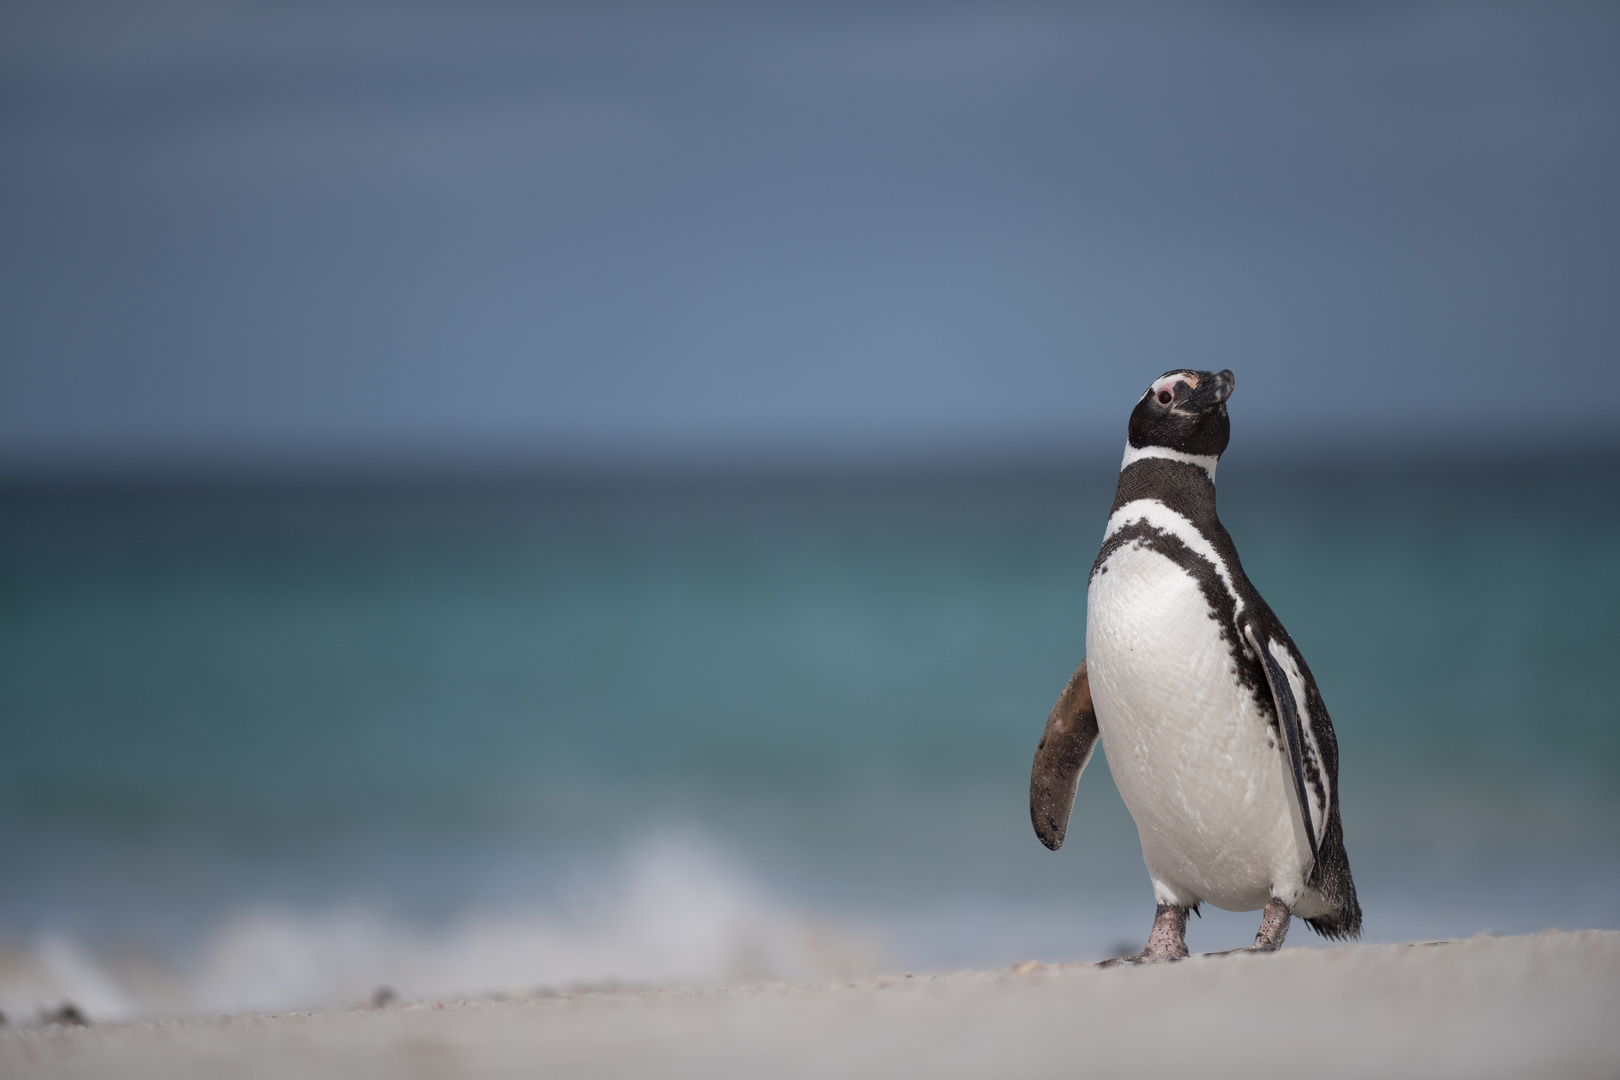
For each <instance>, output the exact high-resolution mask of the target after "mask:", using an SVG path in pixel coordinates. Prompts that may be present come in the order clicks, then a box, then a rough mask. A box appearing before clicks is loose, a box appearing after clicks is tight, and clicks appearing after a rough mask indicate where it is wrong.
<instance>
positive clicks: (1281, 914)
mask: <svg viewBox="0 0 1620 1080" xmlns="http://www.w3.org/2000/svg"><path fill="white" fill-rule="evenodd" d="M1292 918H1293V913H1292V912H1290V911H1289V910H1288V905H1287V904H1285V903H1283V902H1282V901H1281V900H1277V899H1275V898H1274V899H1271V900H1268V901H1266V911H1265V914H1263V915H1261V916H1260V931H1259V933H1257V934H1255V935H1254V944H1253V945H1249V946H1247V947H1245V948H1242V949H1228V950H1226V951H1225V952H1216V953H1205V954H1204V955H1205V956H1236V955H1237V954H1238V953H1251V952H1276V951H1277V950H1278V949H1280V948H1282V943H1283V939H1284V938H1286V937H1287V936H1288V923H1289V921H1290V920H1291V919H1292Z"/></svg>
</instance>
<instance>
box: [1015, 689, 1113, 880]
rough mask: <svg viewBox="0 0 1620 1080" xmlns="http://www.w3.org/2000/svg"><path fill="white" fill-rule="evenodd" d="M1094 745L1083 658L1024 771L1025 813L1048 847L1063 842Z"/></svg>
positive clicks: (1094, 715)
mask: <svg viewBox="0 0 1620 1080" xmlns="http://www.w3.org/2000/svg"><path fill="white" fill-rule="evenodd" d="M1096 749H1097V712H1096V710H1095V709H1093V708H1092V707H1091V683H1090V681H1089V680H1088V679H1087V678H1086V662H1085V661H1084V660H1082V661H1080V666H1079V667H1077V668H1075V669H1074V674H1073V675H1072V676H1070V678H1069V684H1068V685H1067V686H1065V687H1064V688H1063V693H1061V694H1059V695H1058V699H1057V704H1056V705H1053V706H1052V714H1051V715H1050V716H1048V717H1047V718H1046V731H1045V732H1043V733H1042V735H1041V742H1040V745H1039V746H1037V747H1036V748H1035V766H1034V768H1032V769H1031V770H1030V773H1029V819H1030V821H1032V822H1034V824H1035V835H1036V836H1038V837H1040V838H1041V843H1043V844H1045V845H1046V846H1047V847H1048V848H1050V849H1051V850H1053V851H1056V850H1057V849H1058V848H1060V847H1062V846H1063V837H1064V836H1065V835H1066V834H1067V833H1068V831H1069V814H1070V812H1071V811H1073V810H1074V793H1075V791H1076V789H1078V788H1079V786H1080V774H1081V773H1082V772H1084V771H1085V768H1086V762H1088V761H1090V760H1091V755H1092V752H1093V751H1095V750H1096Z"/></svg>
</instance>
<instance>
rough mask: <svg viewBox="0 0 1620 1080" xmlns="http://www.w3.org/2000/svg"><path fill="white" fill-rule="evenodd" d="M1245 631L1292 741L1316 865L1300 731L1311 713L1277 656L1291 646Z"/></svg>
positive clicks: (1292, 766)
mask: <svg viewBox="0 0 1620 1080" xmlns="http://www.w3.org/2000/svg"><path fill="white" fill-rule="evenodd" d="M1244 633H1245V635H1246V636H1247V637H1248V639H1249V644H1251V645H1253V646H1254V649H1255V651H1256V652H1258V653H1259V654H1260V659H1261V661H1262V664H1263V666H1264V667H1265V669H1266V681H1267V682H1268V683H1270V684H1271V700H1272V701H1274V702H1275V703H1276V705H1277V719H1278V720H1279V721H1280V722H1281V726H1282V729H1283V735H1284V737H1285V738H1286V739H1287V742H1288V766H1289V768H1288V771H1289V772H1291V773H1293V775H1294V793H1295V794H1296V795H1298V796H1299V812H1300V814H1301V815H1302V816H1303V817H1304V818H1305V839H1306V840H1307V841H1309V842H1310V845H1311V865H1312V867H1314V866H1315V865H1316V864H1317V862H1319V861H1320V855H1319V854H1318V852H1317V850H1316V826H1315V824H1314V823H1313V822H1312V821H1311V800H1310V797H1309V796H1308V795H1307V794H1306V793H1305V756H1304V750H1303V749H1302V747H1304V745H1305V736H1304V733H1303V732H1302V731H1301V730H1300V717H1301V716H1302V715H1308V714H1307V707H1306V704H1305V702H1304V701H1302V700H1299V699H1298V698H1297V697H1296V695H1295V690H1294V684H1293V683H1292V682H1291V681H1289V678H1288V673H1287V672H1285V671H1284V670H1283V666H1282V662H1281V660H1280V659H1279V658H1278V655H1277V654H1278V652H1279V651H1283V652H1284V653H1285V655H1286V650H1287V648H1288V646H1287V645H1285V644H1283V643H1282V642H1280V641H1278V640H1277V639H1276V638H1274V637H1267V639H1266V643H1265V645H1263V646H1262V645H1261V644H1260V641H1259V637H1258V635H1257V634H1256V633H1255V631H1254V628H1253V627H1245V628H1244ZM1307 876H1309V875H1307Z"/></svg>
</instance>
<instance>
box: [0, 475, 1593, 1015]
mask: <svg viewBox="0 0 1620 1080" xmlns="http://www.w3.org/2000/svg"><path fill="white" fill-rule="evenodd" d="M1113 460H1114V458H1113V455H1112V454H1109V455H1107V462H1106V464H1107V465H1112V462H1113ZM1098 461H1099V466H1098V469H1097V471H1095V472H1083V471H1063V470H1046V471H1043V470H1039V469H1025V470H1018V469H1005V470H986V471H982V472H972V471H962V472H960V473H935V474H915V475H900V474H896V475H870V476H857V475H839V476H813V475H804V476H782V477H776V478H768V477H751V478H749V477H735V476H733V477H711V478H701V477H684V478H670V477H664V478H652V477H644V478H640V479H637V478H626V477H618V478H598V479H589V478H579V479H573V480H569V479H551V480H536V479H528V480H525V479H521V478H509V479H505V480H498V479H490V480H487V481H483V482H472V481H467V482H449V481H444V482H434V481H430V480H427V479H423V480H421V481H420V482H413V483H407V482H400V483H397V484H389V483H383V482H373V483H355V484H345V483H341V482H338V481H324V482H319V483H314V482H312V483H309V484H303V485H299V484H293V483H287V484H276V483H270V482H261V483H253V484H239V485H208V484H191V485H186V484H180V483H177V484H175V485H174V486H169V487H165V486H163V485H147V486H108V487H100V488H98V487H93V486H80V487H73V486H58V487H50V486H37V487H28V486H16V485H14V486H12V487H10V488H8V489H5V490H4V492H0V746H3V752H0V843H3V849H4V852H5V857H4V860H3V862H0V1009H4V1010H5V1011H6V1012H7V1013H8V1014H10V1015H11V1016H12V1017H13V1018H17V1017H23V1018H26V1017H28V1016H29V1015H31V1014H32V1013H33V1012H34V1010H37V1009H39V1008H41V1007H46V1006H54V1005H55V1004H57V1003H58V1002H59V1001H60V1000H62V999H71V1000H73V1001H74V1002H75V1003H77V1004H78V1005H79V1006H80V1007H81V1008H82V1009H84V1010H85V1011H86V1012H88V1013H89V1014H90V1015H91V1016H92V1018H93V1019H116V1018H120V1017H130V1016H139V1015H156V1014H180V1013H194V1012H211V1011H220V1010H234V1009H285V1008H296V1007H318V1006H344V1005H353V1004H358V1003H361V1002H364V1001H365V1000H367V999H368V998H370V996H371V994H372V992H373V991H374V990H375V989H376V988H377V987H378V986H383V985H386V986H388V987H390V988H391V989H393V990H395V991H396V992H398V993H399V994H401V995H402V996H405V997H418V996H428V997H431V996H435V995H439V996H450V995H459V994H469V995H470V994H483V993H490V992H496V991H506V992H513V991H523V992H534V991H535V990H537V989H539V988H542V987H552V988H561V987H567V986H577V985H581V984H603V983H614V982H618V983H625V982H628V983H667V982H673V981H682V982H686V981H694V982H719V981H728V980H736V979H767V978H788V977H792V978H834V977H842V976H847V975H850V974H855V973H859V972H862V971H869V970H874V969H886V970H927V969H943V968H952V967H957V966H964V965H982V964H1003V963H1010V962H1014V961H1018V960H1022V959H1026V958H1031V957H1036V958H1041V959H1068V958H1095V957H1099V956H1102V955H1105V954H1107V953H1108V952H1109V951H1110V950H1111V949H1113V948H1114V947H1115V946H1116V945H1117V944H1121V943H1131V944H1132V945H1133V946H1134V945H1139V943H1140V940H1141V939H1142V938H1143V936H1144V935H1145V933H1146V931H1147V928H1148V924H1149V922H1150V921H1151V918H1152V903H1153V902H1152V897H1151V891H1150V888H1149V885H1148V881H1147V875H1146V872H1145V870H1144V869H1143V867H1142V864H1141V856H1140V851H1139V848H1138V847H1137V843H1136V837H1135V831H1134V828H1133V826H1132V824H1131V821H1130V818H1129V816H1128V815H1127V814H1126V812H1125V810H1124V807H1123V805H1122V804H1121V802H1120V800H1119V797H1118V795H1117V794H1116V793H1115V791H1114V789H1113V785H1112V783H1111V782H1110V780H1109V778H1108V773H1107V767H1106V763H1105V761H1104V759H1103V756H1102V755H1100V754H1099V755H1098V757H1097V758H1096V759H1095V761H1094V763H1093V764H1092V766H1091V769H1090V770H1089V771H1088V773H1087V775H1086V776H1085V778H1084V780H1083V781H1082V784H1081V792H1080V798H1079V802H1078V805H1077V807H1076V810H1075V816H1074V821H1073V824H1072V825H1071V827H1070V831H1069V840H1068V843H1067V844H1066V846H1065V847H1064V848H1063V850H1062V851H1061V852H1059V853H1057V854H1052V853H1050V852H1047V851H1046V850H1045V849H1044V848H1042V847H1041V846H1040V844H1039V842H1038V841H1037V840H1036V839H1035V837H1034V835H1033V832H1032V830H1031V828H1030V824H1029V818H1028V810H1027V783H1028V769H1029V764H1030V758H1031V755H1032V753H1033V750H1034V745H1035V742H1036V740H1037V738H1038V737H1039V735H1040V731H1041V727H1042V723H1043V721H1044V719H1045V716H1046V713H1047V710H1048V709H1049V708H1050V706H1051V704H1052V701H1053V699H1054V698H1055V697H1056V695H1057V692H1058V690H1059V689H1060V688H1061V687H1062V685H1063V683H1064V681H1065V679H1066V678H1067V676H1068V674H1069V673H1070V671H1071V670H1072V669H1073V667H1074V665H1075V663H1076V662H1077V661H1078V660H1079V659H1080V657H1081V655H1082V651H1083V641H1084V626H1085V581H1086V574H1087V571H1088V570H1089V567H1090V563H1091V560H1092V558H1093V556H1094V554H1095V552H1096V549H1097V546H1098V543H1099V541H1100V539H1101V532H1102V527H1103V522H1104V520H1105V518H1106V515H1107V509H1108V505H1109V501H1110V498H1111V495H1112V487H1113V480H1114V477H1113V470H1112V468H1105V467H1103V459H1102V457H1099V459H1098ZM1617 464H1620V461H1617V460H1616V459H1615V458H1614V457H1613V456H1612V455H1610V456H1603V455H1598V456H1585V457H1583V456H1575V455H1571V456H1569V457H1567V458H1562V459H1561V458H1546V459H1542V460H1538V461H1533V462H1532V461H1521V462H1519V463H1517V464H1513V465H1509V464H1507V463H1506V461H1505V460H1503V461H1496V462H1479V461H1474V462H1465V461H1458V462H1455V463H1450V464H1448V463H1446V462H1444V461H1439V460H1436V459H1434V458H1431V457H1426V456H1422V455H1414V456H1413V458H1412V459H1411V460H1407V461H1401V460H1395V459H1389V460H1383V461H1377V462H1360V463H1356V462H1332V461H1329V462H1309V461H1301V462H1298V463H1295V464H1294V465H1292V466H1290V467H1288V468H1286V469H1283V470H1281V471H1279V470H1278V469H1277V468H1276V467H1275V466H1266V465H1265V464H1264V462H1263V459H1262V456H1261V455H1258V454H1251V455H1250V456H1247V457H1243V458H1239V457H1238V455H1236V454H1233V455H1229V456H1228V460H1227V461H1226V462H1224V463H1223V464H1222V467H1221V476H1220V488H1221V496H1220V497H1221V514H1222V518H1223V520H1224V521H1225V522H1226V524H1227V526H1228V528H1229V529H1230V530H1231V532H1232V534H1233V536H1234V538H1235V539H1236V541H1237V543H1238V547H1239V550H1240V551H1241V552H1242V554H1243V556H1244V561H1245V566H1246V568H1247V570H1248V572H1249V574H1250V576H1251V577H1252V578H1253V580H1254V581H1255V583H1256V584H1257V585H1258V586H1259V588H1260V589H1261V590H1262V592H1264V593H1265V595H1266V597H1267V598H1268V600H1269V601H1270V602H1271V604H1272V606H1273V607H1274V608H1275V609H1276V610H1277V612H1278V613H1279V614H1280V616H1281V617H1282V618H1283V620H1284V622H1285V623H1286V624H1287V625H1288V627H1289V629H1290V630H1291V632H1292V633H1293V635H1294V637H1295V639H1296V640H1297V641H1298V642H1299V643H1300V645H1301V646H1302V648H1303V649H1304V651H1305V653H1306V655H1307V657H1308V658H1309V660H1310V662H1311V665H1312V667H1313V669H1314V670H1315V672H1316V675H1317V678H1318V680H1319V681H1320V684H1321V686H1322V688H1323V691H1324V694H1325V696H1326V698H1327V701H1328V705H1329V708H1330V710H1331V711H1332V714H1333V717H1334V721H1335V725H1336V727H1337V729H1338V733H1339V740H1340V745H1341V751H1342V770H1343V811H1344V820H1345V827H1346V836H1347V846H1348V849H1349V852H1350V857H1351V863H1352V866H1353V868H1354V870H1355V873H1356V879H1357V883H1358V885H1359V887H1360V892H1361V897H1362V903H1363V906H1364V908H1365V910H1366V927H1367V934H1368V937H1369V939H1371V940H1375V941H1382V940H1398V939H1410V938H1434V937H1447V936H1459V935H1470V934H1476V933H1480V932H1487V931H1489V932H1523V931H1531V930H1539V929H1543V928H1545V927H1548V926H1554V925H1556V926H1559V927H1562V928H1565V929H1573V928H1579V927H1617V926H1620V834H1617V830H1616V825H1617V824H1620V708H1617V706H1616V697H1615V694H1614V691H1613V688H1612V683H1613V678H1614V672H1615V671H1616V670H1617V666H1616V661H1615V654H1616V650H1617V648H1620V479H1617V475H1620V473H1617V470H1616V466H1617ZM1256 918H1257V916H1255V915H1252V914H1245V915H1228V914H1225V913H1221V912H1206V918H1204V919H1203V920H1202V921H1201V922H1200V921H1196V920H1195V922H1194V926H1193V927H1192V929H1191V932H1190V940H1191V944H1192V945H1193V947H1194V948H1195V949H1196V950H1207V949H1216V948H1225V947H1231V946H1234V945H1239V944H1244V943H1246V942H1247V941H1248V940H1249V938H1250V937H1251V936H1252V934H1253V932H1254V927H1255V925H1256ZM1315 940H1316V939H1314V938H1313V937H1312V936H1311V935H1310V933H1309V932H1308V931H1307V930H1306V928H1304V927H1303V926H1302V925H1297V926H1296V927H1295V929H1294V932H1293V935H1292V937H1291V938H1290V944H1291V945H1301V944H1310V943H1311V942H1313V941H1315Z"/></svg>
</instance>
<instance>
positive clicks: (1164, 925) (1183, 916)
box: [1097, 904, 1187, 968]
mask: <svg viewBox="0 0 1620 1080" xmlns="http://www.w3.org/2000/svg"><path fill="white" fill-rule="evenodd" d="M1185 959H1187V909H1186V908H1184V907H1177V906H1176V905H1175V904H1160V905H1159V910H1158V912H1157V913H1156V914H1155V915H1154V917H1153V931H1152V932H1151V933H1149V934H1148V943H1147V948H1145V949H1143V950H1142V951H1141V952H1139V953H1136V954H1135V955H1133V956H1116V957H1114V958H1113V959H1112V960H1104V961H1103V962H1102V963H1100V964H1098V965H1097V966H1098V967H1105V968H1108V967H1120V966H1122V965H1125V964H1166V963H1169V962H1170V961H1172V960H1185Z"/></svg>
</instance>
